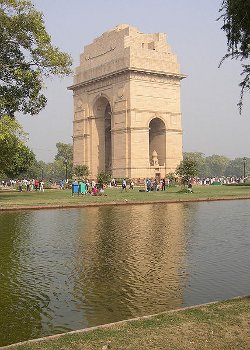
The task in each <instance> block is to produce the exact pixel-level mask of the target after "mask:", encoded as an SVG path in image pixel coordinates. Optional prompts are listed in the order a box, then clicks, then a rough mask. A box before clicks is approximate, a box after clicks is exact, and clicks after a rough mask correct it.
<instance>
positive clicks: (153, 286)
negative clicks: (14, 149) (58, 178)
mask: <svg viewBox="0 0 250 350" xmlns="http://www.w3.org/2000/svg"><path fill="white" fill-rule="evenodd" d="M249 213H250V201H248V200H239V201H223V202H206V203H176V204H174V203H173V204H150V205H149V204H147V205H131V206H130V205H128V206H125V207H124V206H122V207H119V206H107V207H94V208H81V209H60V210H41V211H36V210H29V211H22V212H2V213H0V285H1V288H0V346H1V345H6V344H10V343H14V342H18V341H22V340H26V339H30V338H38V337H41V336H45V335H50V334H55V333H60V332H65V331H69V330H74V329H80V328H85V327H90V326H94V325H99V324H104V323H109V322H115V321H118V320H122V319H128V318H132V317H136V316H141V315H146V314H151V313H157V312H161V311H165V310H170V309H174V308H179V307H182V306H187V305H194V304H199V303H205V302H209V301H213V300H221V299H227V298H231V297H234V296H238V295H245V294H249V290H250V278H249V268H250V254H249V250H250V229H249V228H250V215H249Z"/></svg>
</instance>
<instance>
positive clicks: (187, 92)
mask: <svg viewBox="0 0 250 350" xmlns="http://www.w3.org/2000/svg"><path fill="white" fill-rule="evenodd" d="M33 2H34V4H35V6H36V8H37V9H39V10H41V11H42V12H43V13H44V18H45V23H46V28H47V30H48V32H49V33H50V35H51V36H52V41H53V43H54V45H56V46H58V47H59V48H60V49H61V50H63V51H66V52H68V53H69V54H71V56H72V58H73V60H74V68H75V67H76V66H78V65H79V59H80V53H81V52H83V48H84V46H85V45H87V44H90V43H91V42H92V41H93V40H94V39H95V38H97V37H98V36H100V35H101V34H102V33H103V32H105V31H107V30H110V29H112V28H114V27H115V26H116V25H118V24H121V23H127V24H129V25H131V26H134V27H137V28H138V29H139V30H140V31H142V32H144V33H157V32H164V33H166V34H167V41H168V43H169V44H170V46H171V48H172V51H173V52H174V53H175V54H177V57H178V61H179V63H180V66H181V72H182V73H183V74H186V75H188V77H187V78H186V79H184V80H182V83H181V86H182V87H181V106H182V124H183V150H184V151H186V152H191V151H197V152H198V151H199V152H203V153H204V154H205V155H212V154H221V155H225V156H228V157H230V158H235V157H243V156H246V157H250V147H249V146H250V141H249V130H250V115H249V113H248V111H249V107H250V98H249V94H248V95H246V96H245V99H244V108H243V114H242V115H241V116H240V115H239V112H238V107H237V102H238V100H239V95H240V88H239V87H238V83H239V82H240V71H241V67H240V62H234V61H231V60H228V61H226V62H225V63H224V64H223V65H222V67H221V68H220V69H218V64H219V62H220V59H221V58H222V57H223V55H224V54H225V52H226V37H225V34H224V32H222V31H221V29H220V27H221V26H222V22H218V21H216V19H217V18H218V17H219V13H218V10H219V7H220V4H221V0H209V1H204V0H203V1H202V0H70V1H69V0H53V1H51V0H34V1H33ZM70 85H72V77H69V78H65V79H59V78H54V79H53V80H51V81H48V82H47V91H46V96H47V98H48V104H47V107H46V108H45V109H44V110H43V111H42V112H41V113H40V114H39V115H38V116H32V117H31V116H21V117H20V118H19V121H20V122H21V124H22V125H23V127H24V129H25V130H26V131H27V132H28V133H29V142H28V145H29V147H31V148H32V149H33V151H34V152H35V154H36V155H37V159H38V160H44V161H46V162H48V161H53V159H54V156H55V154H56V143H57V142H64V143H71V142H72V138H71V137H72V132H73V131H72V121H73V99H72V92H71V91H69V90H67V86H70Z"/></svg>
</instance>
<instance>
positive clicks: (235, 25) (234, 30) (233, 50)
mask: <svg viewBox="0 0 250 350" xmlns="http://www.w3.org/2000/svg"><path fill="white" fill-rule="evenodd" d="M219 12H221V16H220V17H219V19H222V20H223V21H224V24H223V26H222V28H221V29H222V30H223V31H224V32H225V33H226V37H227V53H226V54H225V56H224V57H223V58H222V60H221V63H220V65H221V64H222V62H223V61H224V60H225V59H227V58H231V59H236V60H237V59H239V60H240V61H242V62H244V61H245V60H248V59H249V56H250V1H249V0H223V1H222V3H221V8H220V10H219ZM241 75H242V76H243V80H242V81H241V83H240V84H239V85H240V87H241V93H240V101H239V103H238V106H239V110H240V113H241V111H242V105H243V102H242V101H243V95H244V93H245V91H249V90H250V65H249V64H245V63H242V73H241Z"/></svg>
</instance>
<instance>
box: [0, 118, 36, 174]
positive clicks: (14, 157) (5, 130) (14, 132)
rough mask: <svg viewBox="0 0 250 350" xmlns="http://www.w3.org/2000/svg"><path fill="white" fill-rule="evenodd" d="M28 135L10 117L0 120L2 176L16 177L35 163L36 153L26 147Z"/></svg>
mask: <svg viewBox="0 0 250 350" xmlns="http://www.w3.org/2000/svg"><path fill="white" fill-rule="evenodd" d="M25 137H26V134H25V133H24V132H23V129H22V127H21V126H20V125H19V124H18V122H17V121H15V120H13V119H12V118H10V117H8V116H6V115H5V116H3V117H2V118H1V119H0V169H1V175H2V176H3V175H5V176H7V177H11V178H13V177H16V176H18V175H19V174H20V173H22V172H23V171H25V170H27V169H28V168H29V167H30V166H31V165H32V164H33V163H34V162H35V155H34V153H33V152H32V151H31V150H30V149H29V148H28V147H27V146H26V145H25Z"/></svg>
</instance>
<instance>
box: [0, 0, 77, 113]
mask: <svg viewBox="0 0 250 350" xmlns="http://www.w3.org/2000/svg"><path fill="white" fill-rule="evenodd" d="M0 47H1V50H0V81H1V85H0V97H1V100H0V117H1V116H2V115H4V114H7V115H9V116H12V117H14V114H15V113H16V112H23V113H24V114H31V115H34V114H37V113H38V112H39V111H40V110H41V109H42V108H44V107H45V105H46V101H47V100H46V97H45V96H44V95H43V94H42V93H41V90H42V89H43V77H50V76H53V75H61V76H63V75H68V74H70V73H71V70H70V66H71V58H70V56H69V55H68V54H66V53H62V52H60V51H59V49H58V48H57V47H53V46H52V44H51V38H50V36H49V34H48V33H47V31H46V29H45V25H44V20H43V14H42V13H41V12H38V11H37V10H36V9H35V8H34V6H33V4H32V2H31V1H30V0H0Z"/></svg>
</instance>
